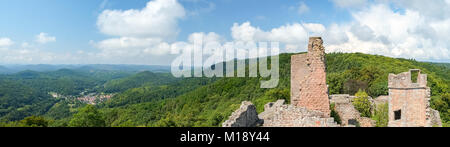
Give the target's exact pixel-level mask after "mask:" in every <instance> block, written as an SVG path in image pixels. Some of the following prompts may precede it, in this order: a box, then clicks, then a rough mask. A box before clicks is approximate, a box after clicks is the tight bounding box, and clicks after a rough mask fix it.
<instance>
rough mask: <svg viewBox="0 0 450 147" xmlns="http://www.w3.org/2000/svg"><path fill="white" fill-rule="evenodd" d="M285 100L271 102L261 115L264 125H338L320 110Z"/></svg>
mask: <svg viewBox="0 0 450 147" xmlns="http://www.w3.org/2000/svg"><path fill="white" fill-rule="evenodd" d="M283 103H284V100H279V101H277V102H276V103H269V104H267V105H266V106H265V111H264V112H263V113H261V114H260V115H259V117H260V118H261V119H262V120H263V121H264V125H263V126H264V127H338V126H339V125H338V124H337V123H335V122H334V119H333V118H331V117H323V116H324V114H323V113H322V112H320V111H315V110H308V109H306V108H303V107H296V106H293V105H284V104H283Z"/></svg>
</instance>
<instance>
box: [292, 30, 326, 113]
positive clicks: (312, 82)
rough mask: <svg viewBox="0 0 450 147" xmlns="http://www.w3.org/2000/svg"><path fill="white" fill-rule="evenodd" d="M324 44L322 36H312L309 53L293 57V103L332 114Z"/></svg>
mask: <svg viewBox="0 0 450 147" xmlns="http://www.w3.org/2000/svg"><path fill="white" fill-rule="evenodd" d="M322 44H323V41H322V38H320V37H311V38H310V39H309V43H308V53H307V54H299V55H293V56H292V57H291V104H292V105H294V106H298V107H304V108H307V109H310V110H317V111H321V112H323V113H324V115H325V116H330V102H329V99H328V87H327V83H326V77H327V76H326V63H325V48H324V47H323V45H322Z"/></svg>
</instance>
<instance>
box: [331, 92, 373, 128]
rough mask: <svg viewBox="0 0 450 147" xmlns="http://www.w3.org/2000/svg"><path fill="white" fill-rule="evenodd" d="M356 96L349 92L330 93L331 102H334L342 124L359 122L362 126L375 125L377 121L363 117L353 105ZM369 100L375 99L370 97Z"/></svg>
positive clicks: (351, 124) (354, 124) (347, 124)
mask: <svg viewBox="0 0 450 147" xmlns="http://www.w3.org/2000/svg"><path fill="white" fill-rule="evenodd" d="M355 98H356V97H355V96H350V95H348V94H337V95H330V102H331V103H334V110H335V111H336V112H337V113H338V115H339V117H340V118H341V125H342V126H356V125H357V124H358V125H359V126H361V127H374V126H375V121H374V120H372V119H370V118H367V117H361V113H359V111H358V110H356V109H355V107H354V106H353V104H352V102H353V99H355ZM369 100H370V101H371V102H372V101H373V100H372V98H370V97H369Z"/></svg>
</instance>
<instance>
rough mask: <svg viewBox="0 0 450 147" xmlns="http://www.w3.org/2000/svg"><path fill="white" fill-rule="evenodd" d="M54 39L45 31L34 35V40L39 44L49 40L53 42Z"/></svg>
mask: <svg viewBox="0 0 450 147" xmlns="http://www.w3.org/2000/svg"><path fill="white" fill-rule="evenodd" d="M55 41H56V37H54V36H49V35H48V34H47V33H43V32H42V33H40V34H39V35H36V42H38V43H41V44H46V43H49V42H55Z"/></svg>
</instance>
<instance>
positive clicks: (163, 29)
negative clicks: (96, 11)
mask: <svg viewBox="0 0 450 147" xmlns="http://www.w3.org/2000/svg"><path fill="white" fill-rule="evenodd" d="M184 16H185V10H184V8H183V6H182V5H181V4H179V3H178V2H177V1H176V0H152V1H149V2H148V3H147V5H146V7H145V8H143V9H141V10H136V9H130V10H125V11H123V10H105V11H103V12H102V13H101V14H100V16H99V17H98V19H97V26H98V28H99V29H100V31H101V32H102V33H104V34H108V35H113V36H120V37H147V38H148V37H151V38H164V39H174V37H176V35H177V33H178V27H177V24H178V20H179V19H180V18H183V17H184Z"/></svg>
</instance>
